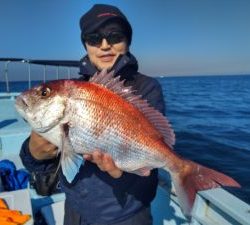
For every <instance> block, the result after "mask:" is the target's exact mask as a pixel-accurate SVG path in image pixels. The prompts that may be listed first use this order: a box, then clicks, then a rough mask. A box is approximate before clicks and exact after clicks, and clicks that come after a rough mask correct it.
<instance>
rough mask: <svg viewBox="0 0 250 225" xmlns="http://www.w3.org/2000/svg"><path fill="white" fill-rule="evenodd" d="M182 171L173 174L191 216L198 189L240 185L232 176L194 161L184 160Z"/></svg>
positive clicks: (178, 194)
mask: <svg viewBox="0 0 250 225" xmlns="http://www.w3.org/2000/svg"><path fill="white" fill-rule="evenodd" d="M183 165H184V166H183V169H182V170H181V172H178V173H174V174H172V176H173V183H174V186H175V191H176V194H177V196H178V198H179V201H180V205H181V208H182V210H183V213H184V214H185V215H186V216H187V217H190V214H191V210H192V207H193V204H194V200H195V196H196V193H197V192H198V191H202V190H207V189H212V188H217V187H222V186H231V187H240V184H239V183H238V182H236V181H235V180H234V179H232V178H231V177H229V176H227V175H225V174H223V173H220V172H217V171H215V170H213V169H209V168H207V167H204V166H201V165H199V164H197V163H194V162H192V161H186V160H185V161H184V164H183Z"/></svg>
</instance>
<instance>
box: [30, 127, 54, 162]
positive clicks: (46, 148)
mask: <svg viewBox="0 0 250 225" xmlns="http://www.w3.org/2000/svg"><path fill="white" fill-rule="evenodd" d="M29 150H30V153H31V155H32V156H33V157H34V158H35V159H37V160H44V159H52V158H55V157H56V156H57V146H55V145H53V144H51V143H50V142H48V141H47V140H46V139H44V138H43V137H42V136H40V135H39V134H37V133H35V132H34V131H32V133H31V135H30V140H29Z"/></svg>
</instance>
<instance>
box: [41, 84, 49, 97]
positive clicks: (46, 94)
mask: <svg viewBox="0 0 250 225" xmlns="http://www.w3.org/2000/svg"><path fill="white" fill-rule="evenodd" d="M39 92H40V93H39V94H40V96H42V97H43V98H47V97H49V96H50V93H51V90H50V88H48V87H44V88H41V89H40V90H39Z"/></svg>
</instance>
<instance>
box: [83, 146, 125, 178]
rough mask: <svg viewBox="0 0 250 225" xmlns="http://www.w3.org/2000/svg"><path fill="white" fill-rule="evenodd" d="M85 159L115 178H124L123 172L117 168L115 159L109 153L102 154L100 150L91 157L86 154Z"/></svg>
mask: <svg viewBox="0 0 250 225" xmlns="http://www.w3.org/2000/svg"><path fill="white" fill-rule="evenodd" d="M83 157H84V159H86V160H89V161H91V162H93V163H95V164H96V165H97V166H98V167H99V169H100V170H101V171H104V172H107V173H109V175H111V176H112V177H113V178H119V177H121V176H122V171H121V170H120V169H119V168H118V167H116V165H115V163H114V161H113V159H112V158H111V156H110V155H109V154H107V153H102V152H100V151H98V150H96V151H94V152H93V153H92V154H91V155H90V154H84V156H83Z"/></svg>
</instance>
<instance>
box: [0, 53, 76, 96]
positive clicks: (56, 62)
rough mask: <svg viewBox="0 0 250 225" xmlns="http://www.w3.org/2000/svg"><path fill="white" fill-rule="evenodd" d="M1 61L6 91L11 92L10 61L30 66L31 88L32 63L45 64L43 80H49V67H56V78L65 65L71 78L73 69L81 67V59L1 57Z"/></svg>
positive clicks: (29, 79) (30, 80)
mask: <svg viewBox="0 0 250 225" xmlns="http://www.w3.org/2000/svg"><path fill="white" fill-rule="evenodd" d="M0 62H2V63H3V67H4V68H3V76H2V77H3V79H4V83H5V90H6V93H10V80H11V79H10V77H9V64H10V63H24V64H27V66H28V72H27V73H28V78H27V82H28V87H29V88H31V82H32V77H31V65H32V64H36V65H41V66H43V78H42V80H43V82H46V81H47V69H48V67H51V66H53V67H56V78H55V79H59V69H60V68H61V67H65V68H66V69H67V78H68V79H70V78H71V77H72V74H71V69H72V68H79V63H80V62H79V60H78V61H77V60H35V59H23V58H0Z"/></svg>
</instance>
